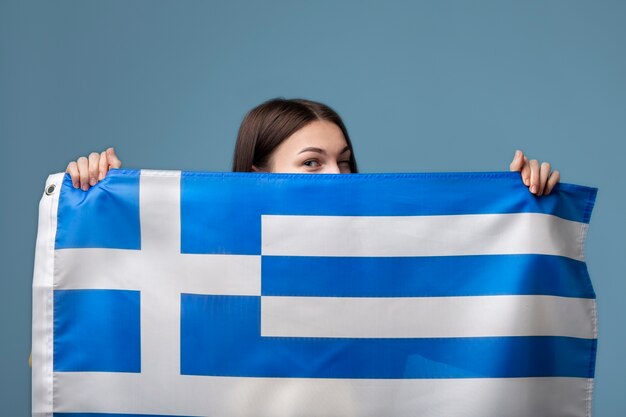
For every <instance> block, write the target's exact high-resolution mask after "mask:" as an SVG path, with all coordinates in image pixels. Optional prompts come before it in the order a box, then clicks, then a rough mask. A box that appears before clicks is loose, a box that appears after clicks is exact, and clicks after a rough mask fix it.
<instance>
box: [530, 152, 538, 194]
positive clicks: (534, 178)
mask: <svg viewBox="0 0 626 417" xmlns="http://www.w3.org/2000/svg"><path fill="white" fill-rule="evenodd" d="M528 165H529V166H530V192H531V193H533V194H537V192H538V191H539V161H537V160H536V159H532V160H531V161H530V162H528Z"/></svg>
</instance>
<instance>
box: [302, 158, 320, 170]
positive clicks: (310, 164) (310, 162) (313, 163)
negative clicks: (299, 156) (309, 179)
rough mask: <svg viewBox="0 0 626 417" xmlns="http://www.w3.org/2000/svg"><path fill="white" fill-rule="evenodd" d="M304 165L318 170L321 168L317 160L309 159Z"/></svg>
mask: <svg viewBox="0 0 626 417" xmlns="http://www.w3.org/2000/svg"><path fill="white" fill-rule="evenodd" d="M303 164H304V165H306V166H308V167H311V168H317V167H318V166H320V163H319V162H318V161H317V160H316V159H308V160H306V161H304V162H303Z"/></svg>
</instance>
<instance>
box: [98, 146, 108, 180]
mask: <svg viewBox="0 0 626 417" xmlns="http://www.w3.org/2000/svg"><path fill="white" fill-rule="evenodd" d="M108 171H109V159H108V158H107V153H106V151H104V152H102V153H100V165H99V167H98V181H101V180H102V179H103V178H104V177H105V176H106V175H107V172H108Z"/></svg>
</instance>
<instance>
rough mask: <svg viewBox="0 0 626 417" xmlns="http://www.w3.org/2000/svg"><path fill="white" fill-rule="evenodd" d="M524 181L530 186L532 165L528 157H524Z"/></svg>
mask: <svg viewBox="0 0 626 417" xmlns="http://www.w3.org/2000/svg"><path fill="white" fill-rule="evenodd" d="M522 182H523V183H524V185H525V186H526V187H529V186H530V165H529V164H528V158H526V157H524V167H523V168H522Z"/></svg>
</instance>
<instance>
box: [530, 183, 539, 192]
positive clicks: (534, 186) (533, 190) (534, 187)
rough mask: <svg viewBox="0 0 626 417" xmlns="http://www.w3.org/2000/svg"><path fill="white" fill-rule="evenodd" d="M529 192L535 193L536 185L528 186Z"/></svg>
mask: <svg viewBox="0 0 626 417" xmlns="http://www.w3.org/2000/svg"><path fill="white" fill-rule="evenodd" d="M530 192H531V193H533V194H537V186H536V185H534V184H533V186H532V187H530Z"/></svg>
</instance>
